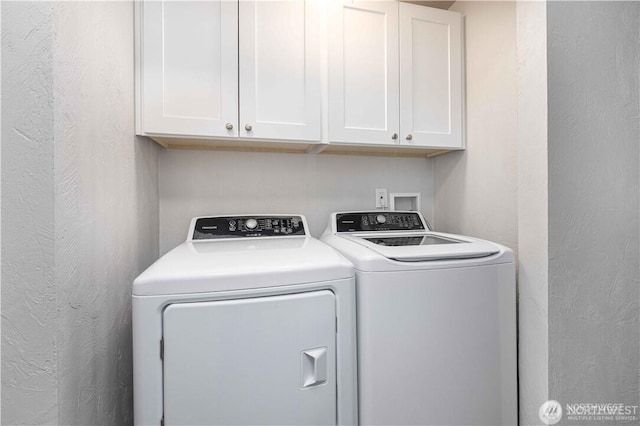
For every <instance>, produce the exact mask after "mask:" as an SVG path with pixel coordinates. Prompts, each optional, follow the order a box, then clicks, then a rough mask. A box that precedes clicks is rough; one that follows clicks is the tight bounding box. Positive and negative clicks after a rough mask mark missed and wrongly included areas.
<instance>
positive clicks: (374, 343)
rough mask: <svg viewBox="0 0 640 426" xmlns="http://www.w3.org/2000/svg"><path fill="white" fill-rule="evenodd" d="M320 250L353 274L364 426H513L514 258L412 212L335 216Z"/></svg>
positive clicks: (506, 251)
mask: <svg viewBox="0 0 640 426" xmlns="http://www.w3.org/2000/svg"><path fill="white" fill-rule="evenodd" d="M321 240H322V241H324V242H326V243H327V244H329V245H330V246H332V247H334V248H335V249H337V250H338V251H339V252H340V253H342V254H343V255H344V256H345V257H346V258H347V259H349V260H350V261H351V262H352V263H353V264H354V265H355V268H356V294H357V297H356V300H357V302H356V306H357V334H358V382H359V383H358V397H359V419H360V424H363V425H372V424H377V425H391V424H393V425H399V424H411V425H515V424H517V422H518V399H517V395H518V392H517V391H518V390H517V366H516V304H515V302H516V288H515V264H514V255H513V252H512V251H511V250H510V249H508V248H506V247H504V246H501V245H498V244H494V243H491V242H488V241H483V240H479V239H476V238H471V237H465V236H459V235H450V234H444V233H438V232H433V231H431V230H430V229H429V227H428V225H427V223H426V221H425V220H424V218H423V217H422V215H420V214H419V213H416V212H394V211H384V212H380V211H374V212H345V213H334V214H332V216H331V220H330V223H329V226H328V227H327V230H326V231H325V233H324V235H323V236H322V238H321Z"/></svg>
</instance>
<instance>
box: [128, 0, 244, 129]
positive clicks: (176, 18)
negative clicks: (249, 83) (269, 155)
mask: <svg viewBox="0 0 640 426" xmlns="http://www.w3.org/2000/svg"><path fill="white" fill-rule="evenodd" d="M139 7H140V10H139V14H138V22H137V24H138V25H139V26H140V27H139V28H138V31H139V33H138V37H139V40H138V49H139V53H138V55H139V63H138V67H137V72H138V73H139V75H138V82H139V86H140V87H139V88H138V97H139V99H138V114H139V117H138V118H139V119H138V127H139V128H138V132H139V133H141V132H142V133H147V134H167V135H181V136H196V137H197V136H202V137H211V136H236V135H237V134H238V133H237V126H236V123H237V122H238V5H237V3H234V2H229V1H222V2H216V1H193V2H187V1H145V2H141V3H140V6H139ZM228 123H229V124H231V125H232V126H233V127H232V128H231V129H228V127H230V126H228V125H227V124H228Z"/></svg>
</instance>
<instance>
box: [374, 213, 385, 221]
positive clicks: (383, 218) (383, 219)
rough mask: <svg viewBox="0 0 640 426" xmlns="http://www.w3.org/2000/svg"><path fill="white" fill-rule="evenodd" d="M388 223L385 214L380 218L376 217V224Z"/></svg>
mask: <svg viewBox="0 0 640 426" xmlns="http://www.w3.org/2000/svg"><path fill="white" fill-rule="evenodd" d="M386 221H387V217H386V216H385V215H383V214H379V215H378V216H376V222H378V223H385V222H386Z"/></svg>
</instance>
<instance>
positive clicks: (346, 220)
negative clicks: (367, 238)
mask: <svg viewBox="0 0 640 426" xmlns="http://www.w3.org/2000/svg"><path fill="white" fill-rule="evenodd" d="M336 229H337V231H338V232H359V231H364V232H376V231H420V230H424V229H426V228H425V225H424V223H423V222H422V218H421V217H420V215H419V214H418V213H414V212H393V211H383V212H381V211H377V212H376V211H374V212H356V213H338V214H336Z"/></svg>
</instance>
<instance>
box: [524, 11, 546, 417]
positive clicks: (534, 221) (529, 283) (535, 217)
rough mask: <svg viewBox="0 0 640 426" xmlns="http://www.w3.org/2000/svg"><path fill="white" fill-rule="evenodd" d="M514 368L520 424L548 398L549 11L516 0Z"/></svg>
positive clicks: (534, 415)
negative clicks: (547, 29)
mask: <svg viewBox="0 0 640 426" xmlns="http://www.w3.org/2000/svg"><path fill="white" fill-rule="evenodd" d="M516 13H517V40H518V104H517V112H518V137H517V152H518V163H517V165H518V194H517V196H518V293H519V297H518V321H519V323H518V333H519V338H518V364H519V365H518V374H519V386H520V394H519V398H520V424H523V425H534V424H541V423H540V418H539V416H538V409H539V407H540V405H541V404H542V403H544V402H545V401H547V400H548V399H549V332H548V330H549V318H548V315H549V310H548V285H549V280H548V263H549V248H548V247H549V240H548V238H549V227H548V215H549V214H548V166H547V31H546V28H547V11H546V2H543V1H524V2H518V3H517V7H516Z"/></svg>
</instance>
